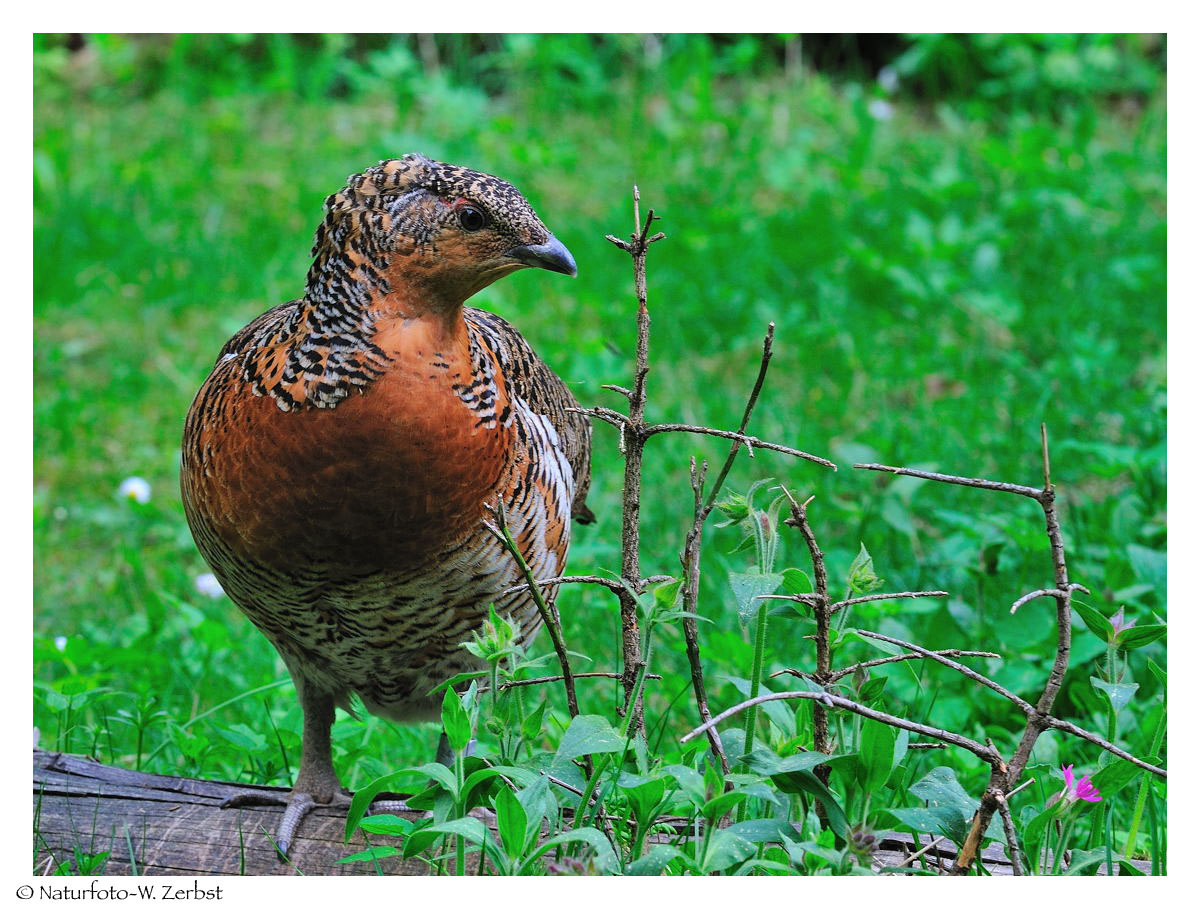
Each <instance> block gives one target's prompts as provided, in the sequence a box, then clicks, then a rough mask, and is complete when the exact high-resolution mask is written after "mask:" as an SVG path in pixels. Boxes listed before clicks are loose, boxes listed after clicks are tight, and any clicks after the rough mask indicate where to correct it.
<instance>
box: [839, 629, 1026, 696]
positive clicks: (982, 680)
mask: <svg viewBox="0 0 1200 909" xmlns="http://www.w3.org/2000/svg"><path fill="white" fill-rule="evenodd" d="M857 632H858V633H859V634H861V635H862V636H863V637H867V638H874V639H875V640H877V641H886V642H887V643H888V644H892V645H894V646H896V647H903V648H904V649H906V650H911V651H913V652H914V653H917V654H920V655H921V656H923V657H925V658H926V659H930V660H934V661H935V662H938V663H941V664H942V665H943V666H949V667H950V668H951V669H953V670H954V671H955V672H961V673H962V674H963V675H965V676H966V677H967V678H969V679H971V680H972V681H974V682H978V683H979V684H980V685H982V686H983V687H985V688H989V689H991V690H992V691H994V692H996V693H997V694H998V695H1000V696H1001V697H1005V698H1008V699H1009V700H1010V701H1012V702H1013V703H1014V704H1016V705H1017V706H1018V707H1020V708H1021V712H1022V713H1024V714H1025V715H1026V716H1029V715H1031V714H1033V712H1034V707H1033V705H1032V704H1030V703H1029V702H1028V701H1026V700H1025V699H1024V698H1022V697H1020V696H1019V695H1017V694H1014V693H1013V692H1011V691H1009V690H1008V689H1007V688H1005V687H1004V686H1003V685H1001V684H1000V683H998V682H993V681H992V680H991V679H989V678H988V677H987V676H985V675H981V674H980V673H978V672H976V671H975V670H974V669H971V668H970V667H968V666H964V665H963V664H962V663H956V662H954V660H951V659H948V658H947V657H946V656H944V655H943V654H941V653H939V652H937V651H933V650H926V649H925V648H924V647H921V646H919V645H917V644H910V643H909V642H908V641H902V640H900V639H899V638H889V637H888V636H887V635H886V634H878V633H876V632H874V631H866V630H864V629H862V628H859V629H857ZM992 656H997V654H994V653H993V654H992Z"/></svg>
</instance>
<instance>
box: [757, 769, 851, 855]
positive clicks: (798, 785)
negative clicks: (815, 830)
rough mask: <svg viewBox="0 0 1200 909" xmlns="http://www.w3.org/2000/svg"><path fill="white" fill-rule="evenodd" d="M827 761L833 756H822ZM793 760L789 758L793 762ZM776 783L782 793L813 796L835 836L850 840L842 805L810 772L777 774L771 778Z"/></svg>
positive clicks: (843, 840) (842, 839)
mask: <svg viewBox="0 0 1200 909" xmlns="http://www.w3.org/2000/svg"><path fill="white" fill-rule="evenodd" d="M793 757H794V758H800V757H807V755H801V754H798V755H794V756H793ZM821 757H824V758H825V759H826V760H831V759H832V755H821ZM792 759H793V758H788V760H792ZM771 779H772V780H774V781H775V785H776V786H778V787H779V791H780V792H789V793H805V794H807V795H811V796H813V798H815V799H816V800H817V801H818V802H820V803H821V805H822V806H823V807H824V808H825V817H826V819H827V820H828V821H829V827H830V829H831V830H832V831H833V832H834V834H835V835H836V836H837V837H838V838H839V839H841V841H842V842H845V841H846V840H847V839H848V838H849V833H850V823H849V821H848V820H847V819H846V812H845V810H843V808H842V806H841V803H839V802H838V800H837V796H835V795H834V794H833V792H832V791H831V790H830V789H829V787H828V786H826V785H825V784H824V783H822V782H821V781H820V780H819V779H817V777H816V776H815V775H814V774H812V773H811V772H808V771H796V772H791V773H777V774H773V775H772V776H771Z"/></svg>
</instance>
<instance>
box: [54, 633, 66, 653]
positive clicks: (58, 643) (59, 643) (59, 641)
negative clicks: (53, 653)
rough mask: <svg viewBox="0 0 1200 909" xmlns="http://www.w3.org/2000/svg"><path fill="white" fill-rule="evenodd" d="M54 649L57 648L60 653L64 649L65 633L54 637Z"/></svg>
mask: <svg viewBox="0 0 1200 909" xmlns="http://www.w3.org/2000/svg"><path fill="white" fill-rule="evenodd" d="M54 649H55V650H57V651H58V652H59V653H62V652H63V651H64V650H66V649H67V638H66V635H62V634H60V635H59V636H58V637H56V638H55V639H54Z"/></svg>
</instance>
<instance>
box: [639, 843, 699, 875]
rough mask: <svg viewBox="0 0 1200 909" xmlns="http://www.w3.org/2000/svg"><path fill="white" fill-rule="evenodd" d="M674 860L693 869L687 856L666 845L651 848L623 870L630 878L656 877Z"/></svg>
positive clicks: (661, 844) (660, 844)
mask: <svg viewBox="0 0 1200 909" xmlns="http://www.w3.org/2000/svg"><path fill="white" fill-rule="evenodd" d="M675 859H682V860H683V862H684V863H685V865H687V866H688V867H694V866H693V865H692V861H691V859H690V858H688V856H687V855H686V854H685V853H683V852H681V851H679V850H678V849H676V848H675V847H674V846H668V845H667V844H666V843H659V844H658V845H657V846H653V847H652V848H651V849H650V851H649V852H647V853H646V854H645V855H643V856H642V857H641V858H640V859H638V860H637V861H636V862H633V863H632V864H630V865H629V867H628V868H626V869H625V874H626V875H628V876H631V877H658V875H660V874H662V872H663V869H664V868H666V867H667V865H669V864H670V863H671V862H673V861H674V860H675Z"/></svg>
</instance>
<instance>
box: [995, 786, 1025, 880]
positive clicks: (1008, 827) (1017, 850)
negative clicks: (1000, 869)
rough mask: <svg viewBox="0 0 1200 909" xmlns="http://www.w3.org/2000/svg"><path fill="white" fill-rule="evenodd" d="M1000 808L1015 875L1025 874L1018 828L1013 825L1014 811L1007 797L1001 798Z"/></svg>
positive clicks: (1009, 856) (1009, 857)
mask: <svg viewBox="0 0 1200 909" xmlns="http://www.w3.org/2000/svg"><path fill="white" fill-rule="evenodd" d="M1010 795H1011V793H1010ZM999 810H1000V823H1001V824H1003V825H1004V839H1005V840H1006V841H1007V843H1008V860H1009V861H1010V862H1012V870H1013V877H1021V876H1022V875H1024V874H1025V866H1024V865H1022V863H1021V847H1020V846H1019V845H1018V841H1017V828H1016V827H1014V826H1013V819H1012V811H1011V809H1010V808H1009V807H1008V798H1007V797H1005V798H1004V799H1001V801H1000V809H999Z"/></svg>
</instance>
